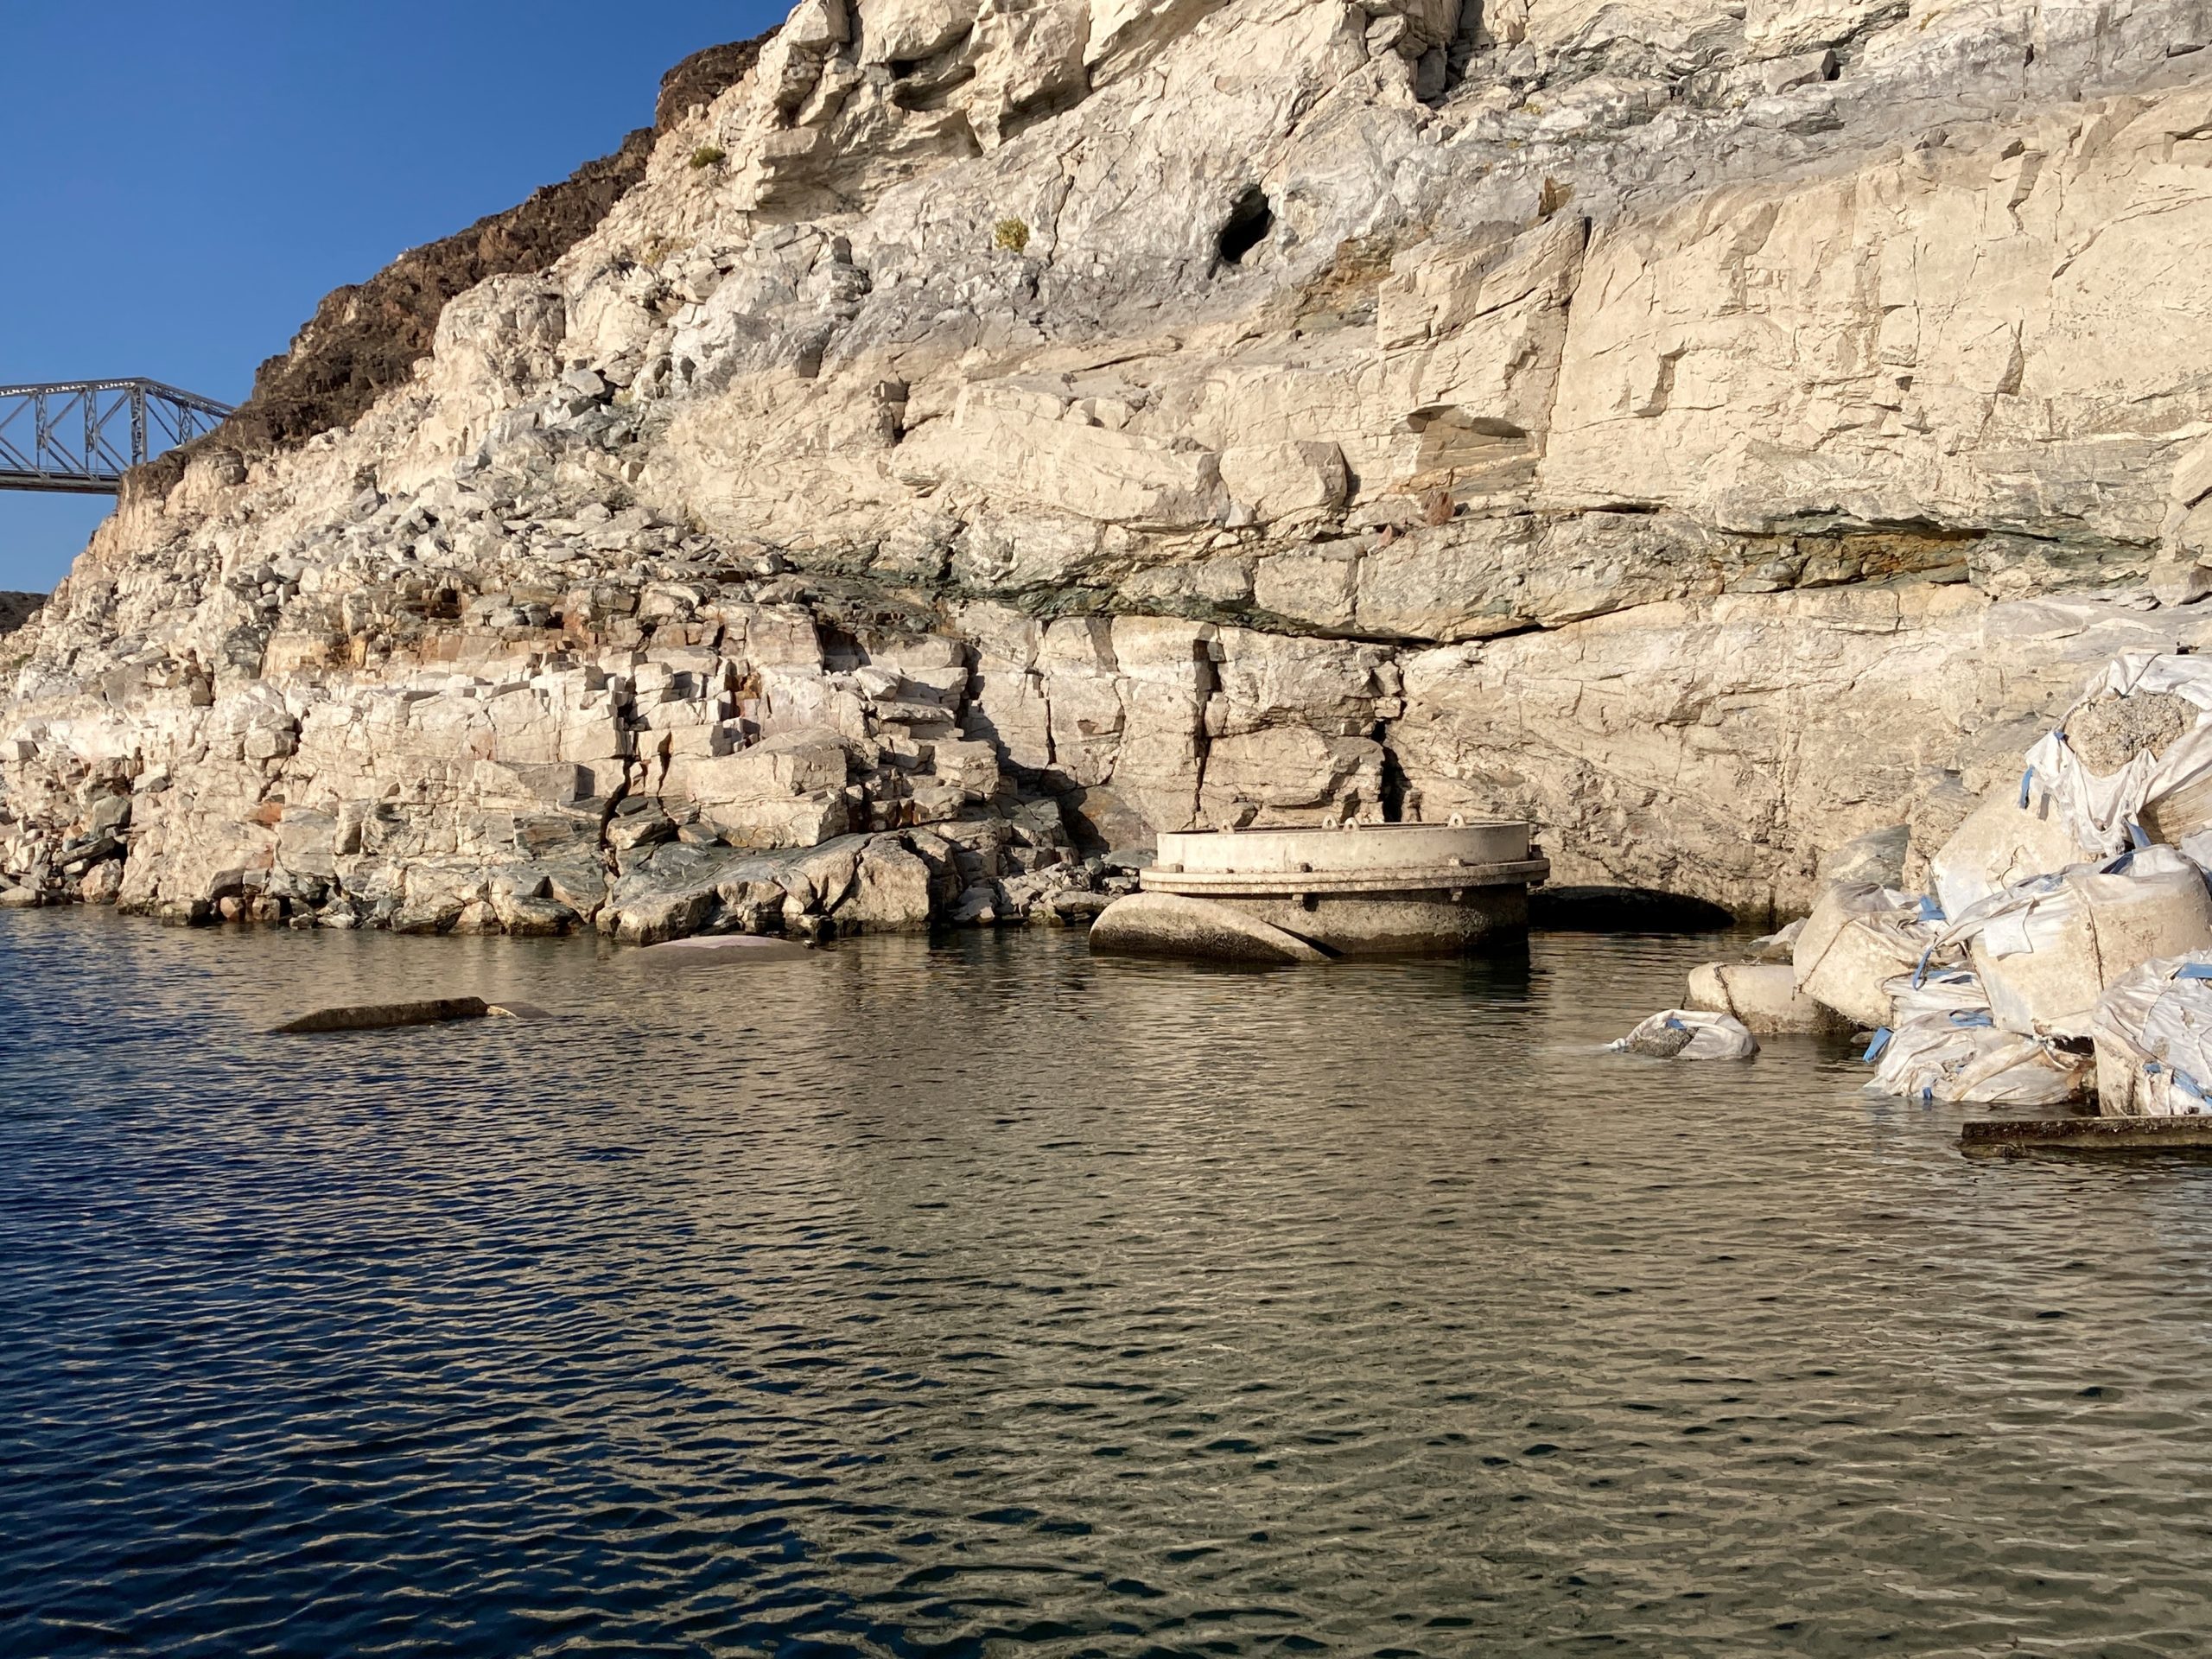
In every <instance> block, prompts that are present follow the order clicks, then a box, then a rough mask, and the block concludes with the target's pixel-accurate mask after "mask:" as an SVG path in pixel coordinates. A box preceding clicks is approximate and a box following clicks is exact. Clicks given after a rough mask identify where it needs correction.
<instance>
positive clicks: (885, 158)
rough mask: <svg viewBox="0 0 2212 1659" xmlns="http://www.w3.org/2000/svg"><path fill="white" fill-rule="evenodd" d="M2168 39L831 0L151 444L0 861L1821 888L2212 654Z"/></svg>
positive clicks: (587, 904)
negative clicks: (1158, 842) (2155, 670)
mask: <svg viewBox="0 0 2212 1659" xmlns="http://www.w3.org/2000/svg"><path fill="white" fill-rule="evenodd" d="M2208 56H2212V53H2209V52H2208V49H2207V41H2206V35H2205V31H2204V28H2203V16H2202V8H2201V7H2200V6H2198V5H2196V4H2195V3H2193V0H2189V3H2184V0H2145V3H2139V4H2136V5H2133V6H2131V7H2126V8H2075V9H2073V10H2058V11H2054V10H2052V9H2050V7H2048V6H2044V5H2040V4H2035V3H2030V0H1991V3H1987V4H1982V5H1976V6H1971V7H1961V6H1955V5H1946V4H1942V3H1934V0H1930V3H1924V4H1923V3H1922V0H1913V3H1911V4H1910V5H1904V6H1901V5H1898V4H1895V3H1891V0H1840V3H1825V4H1821V5H1806V4H1802V3H1796V0H1759V3H1755V4H1753V5H1752V6H1751V7H1750V8H1749V9H1748V10H1746V9H1745V7H1744V6H1741V5H1738V4H1732V3H1726V0H1665V3H1660V0H1622V3H1618V4H1614V5H1609V6H1606V7H1604V8H1601V9H1592V7H1590V6H1588V5H1586V4H1582V3H1579V0H1575V3H1569V0H1514V3H1510V4H1506V5H1503V6H1501V7H1485V8H1478V7H1475V6H1472V5H1463V4H1460V3H1457V0H1357V3H1344V0H1028V3H1006V0H804V3H802V4H801V5H799V6H798V8H797V9H796V10H794V11H793V12H792V13H791V16H790V18H789V20H788V21H787V22H785V24H784V25H783V27H782V28H780V29H779V30H777V31H776V32H775V33H774V34H773V35H771V36H768V37H766V38H765V39H764V40H762V41H757V42H747V43H745V44H744V45H742V46H740V47H734V48H716V49H714V50H711V51H709V52H708V53H705V54H700V55H698V56H696V57H695V58H694V59H692V60H690V61H689V62H688V63H687V64H686V65H684V66H681V67H679V70H678V71H677V73H675V74H674V75H672V76H671V79H670V81H669V83H668V85H667V86H666V87H665V88H664V95H663V98H662V99H661V103H660V107H659V109H658V112H657V116H658V124H657V125H656V126H655V127H654V128H652V129H650V130H642V131H641V132H640V134H639V135H636V136H634V137H633V138H632V141H630V142H629V143H627V144H626V146H625V149H623V151H622V152H621V154H620V156H616V157H613V158H610V159H609V160H608V161H607V162H605V163H599V164H594V165H593V166H592V167H589V168H586V169H585V170H584V171H583V172H582V173H579V174H578V175H576V177H575V179H573V180H571V181H569V183H568V184H567V185H564V186H561V187H556V188H555V189H554V190H552V191H550V192H549V193H545V194H541V196H540V197H538V198H535V199H533V202H532V203H528V204H524V207H522V208H520V209H518V210H517V211H516V213H514V214H511V215H503V216H499V218H497V219H494V220H487V221H486V222H485V224H484V225H483V226H479V227H477V228H476V230H475V231H473V232H469V233H467V234H466V235H464V236H463V237H461V238H454V239H452V240H450V241H449V242H448V243H442V244H436V245H432V247H431V248H429V249H427V250H418V251H416V252H415V253H414V254H411V255H409V256H405V257H403V258H402V259H401V261H399V262H398V263H397V264H395V265H394V267H393V268H392V270H391V271H389V272H387V273H386V274H385V276H384V277H381V278H378V279H374V280H372V281H371V282H370V283H365V284H364V285H363V286H361V287H360V288H359V289H353V290H346V291H343V292H341V293H340V295H338V296H333V299H332V301H331V302H327V304H326V306H325V307H324V308H322V310H321V311H320V312H319V313H318V315H317V317H316V319H315V321H314V322H313V323H312V324H311V325H310V326H309V327H308V328H307V329H305V330H303V331H302V334H301V336H300V337H299V339H298V340H296V342H295V344H294V347H293V350H292V351H291V353H289V354H288V356H287V357H286V358H285V359H282V360H280V361H279V362H278V363H277V364H274V365H270V367H269V368H268V369H267V370H265V371H264V375H263V377H262V379H261V383H260V384H261V386H262V391H261V392H260V393H257V399H256V400H255V401H254V402H253V403H251V404H249V405H248V406H247V408H246V409H245V410H242V411H241V414H240V417H239V419H238V421H237V422H235V423H232V424H231V425H230V426H227V427H226V429H223V430H221V431H219V432H218V433H216V434H215V435H213V436H211V437H209V438H207V439H204V440H202V441H200V442H198V443H197V444H195V445H194V446H191V447H190V448H188V450H186V451H184V452H181V454H179V455H177V456H175V457H173V458H172V459H171V460H170V461H168V462H167V463H165V464H163V465H162V466H160V467H156V468H151V469H148V470H146V471H145V472H143V473H142V474H140V475H138V476H137V477H136V478H134V480H131V482H130V486H129V487H128V488H127V489H126V492H125V494H124V499H123V501H122V503H121V505H120V507H119V510H118V513H117V514H116V516H115V517H114V518H112V519H111V520H110V521H109V523H108V524H105V526H103V528H102V529H101V530H100V531H99V532H98V534H97V535H96V536H95V537H94V538H93V541H92V545H91V546H90V547H89V548H88V549H87V550H86V553H85V554H84V556H82V557H81V558H80V559H79V562H78V563H77V565H76V568H75V569H74V570H73V573H72V574H71V575H70V577H69V579H68V581H67V582H65V583H64V584H63V585H62V587H61V588H60V590H58V591H57V592H56V594H54V596H53V598H52V600H51V601H50V602H49V603H48V605H47V606H46V607H44V609H43V610H42V611H41V613H40V614H39V615H38V616H37V617H36V618H35V620H32V621H31V622H30V623H29V624H28V625H27V626H24V627H23V628H22V629H20V630H18V631H16V632H13V633H10V634H9V635H7V636H6V637H5V639H4V641H0V672H4V676H5V680H4V684H5V687H6V696H5V699H4V702H0V791H4V793H3V794H0V874H4V877H5V882H6V893H5V895H4V899H5V902H7V903H10V904H17V905H20V904H29V903H40V904H47V903H56V902H65V901H76V900H86V901H92V902H106V901H111V900H112V901H114V902H116V903H118V904H121V905H123V906H126V907H127V908H129V909H131V910H133V911H138V912H148V913H151V914H156V915H162V916H168V917H175V918H185V919H193V920H212V919H237V920H241V921H258V922H264V923H280V922H281V923H284V924H288V925H329V926H340V927H343V926H361V925H375V926H391V927H400V928H407V929H420V930H425V931H451V930H467V931H483V930H501V931H512V932H524V933H528V932H546V931H562V930H565V929H576V928H585V927H590V928H597V929H601V930H603V931H607V932H608V933H611V934H613V935H616V936H619V937H621V938H633V939H639V940H652V939H659V938H671V937H675V936H677V935H679V934H682V933H684V932H687V931H702V930H704V931H716V930H721V931H736V930H769V931H793V932H798V933H804V934H816V933H821V932H825V931H842V930H845V929H848V928H871V927H906V926H915V925H921V924H922V923H924V922H925V920H931V919H934V920H938V921H957V922H969V923H976V924H982V923H987V922H993V923H1005V922H1012V921H1016V920H1020V919H1023V918H1028V919H1040V918H1041V919H1048V920H1058V921H1080V920H1082V919H1084V918H1085V917H1086V916H1088V915H1089V914H1090V913H1091V912H1094V911H1095V910H1096V908H1097V907H1098V906H1099V905H1100V904H1101V903H1102V902H1103V899H1105V898H1107V897H1109V896H1110V894H1111V893H1112V892H1113V891H1114V890H1115V888H1116V886H1117V885H1126V880H1127V877H1126V870H1127V869H1128V867H1129V866H1130V864H1131V863H1132V862H1134V861H1136V860H1138V859H1141V856H1142V855H1143V853H1144V852H1145V850H1146V849H1147V847H1148V846H1149V845H1150V843H1151V842H1152V838H1153V837H1154V836H1156V835H1157V834H1159V833H1160V832H1162V831H1166V830H1173V829H1192V828H1198V829H1205V828H1221V827H1226V826H1232V825H1234V826H1248V825H1269V824H1290V825H1297V824H1314V823H1336V822H1339V821H1341V820H1343V819H1344V818H1345V817H1353V818H1356V819H1358V820H1361V821H1365V822H1380V821H1385V820H1390V819H1397V820H1402V821H1426V822H1430V823H1436V822H1442V821H1444V820H1445V819H1446V818H1447V817H1449V816H1451V815H1452V814H1454V813H1463V814H1465V815H1466V816H1467V817H1491V818H1501V819H1528V820H1530V821H1533V822H1535V823H1537V824H1538V825H1539V826H1540V827H1541V830H1542V833H1543V838H1544V842H1545V844H1546V845H1547V847H1548V849H1551V851H1552V854H1553V857H1554V880H1558V881H1559V882H1560V883H1562V884H1564V885H1567V886H1580V887H1633V888H1638V889H1644V890H1649V891H1652V892H1656V893H1671V894H1680V895H1686V896H1689V897H1694V898H1696V899H1703V900H1707V901H1711V902H1713V903H1715V904H1719V905H1721V906H1726V907H1728V908H1729V909H1731V910H1732V911H1734V912H1737V913H1738V914H1742V915H1749V916H1770V915H1773V914H1775V913H1777V912H1779V913H1784V914H1788V913H1796V912H1801V911H1802V910H1804V909H1806V908H1807V907H1808V906H1810V905H1811V903H1812V902H1813V900H1814V899H1815V897H1816V896H1817V895H1818V894H1819V893H1821V891H1822V890H1823V888H1824V886H1825V885H1826V884H1825V882H1824V880H1823V878H1822V877H1821V874H1820V872H1819V870H1818V868H1817V863H1818V854H1819V850H1820V849H1821V847H1822V846H1824V845H1828V844H1832V843H1833V842H1834V841H1836V840H1837V839H1838V838H1839V837H1840V836H1850V835H1853V834H1857V833H1860V832H1866V831H1872V830H1873V829H1878V828H1880V827H1882V826H1884V825H1885V824H1889V823H1895V822H1897V821H1898V820H1900V819H1902V820H1904V821H1905V822H1906V823H1908V824H1909V825H1910V832H1911V844H1912V845H1913V846H1915V847H1937V846H1941V845H1942V844H1943V843H1944V842H1947V841H1948V839H1949V838H1950V836H1951V835H1952V833H1953V832H1954V831H1955V829H1958V827H1959V826H1960V824H1961V823H1962V822H1964V821H1966V820H1967V817H1968V815H1969V813H1970V812H1972V811H1973V810H1974V807H1975V804H1976V802H1977V801H1979V800H1980V798H1982V797H1983V796H1984V795H1985V794H1986V792H1987V791H1989V789H1990V788H1991V787H1992V786H1993V785H1995V784H1997V783H1998V782H1999V781H2000V774H2001V773H2002V772H2004V771H2005V769H2006V768H2007V767H2009V766H2012V756H2013V755H2014V754H2016V753H2017V752H2018V748H2019V747H2021V746H2022V745H2023V744H2024V742H2025V741H2028V739H2029V738H2030V737H2031V735H2032V734H2034V733H2036V732H2037V731H2039V730H2042V729H2045V728H2048V727H2049V726H2050V724H2051V721H2052V720H2053V719H2054V717H2055V716H2056V715H2057V714H2058V712H2059V711H2060V709H2062V708H2063V707H2064V706H2065V704H2066V703H2067V702H2068V701H2069V699H2070V697H2071V696H2072V693H2073V690H2074V687H2075V685H2076V684H2078V683H2079V682H2080V680H2081V679H2082V677H2084V675H2085V674H2086V673H2087V672H2088V671H2089V670H2090V669H2092V668H2093V667H2094V665H2095V664H2099V663H2101V662H2103V661H2106V660H2107V659H2109V658H2113V657H2114V656H2115V655H2117V654H2119V653H2120V652H2126V651H2151V652H2164V653H2171V652H2175V651H2176V650H2177V649H2179V648H2182V647H2192V646H2196V645H2203V644H2207V643H2212V638H2208V636H2212V628H2209V627H2208V626H2207V620H2208V617H2207V613H2206V612H2204V611H2203V610H2202V608H2201V607H2194V601H2196V600H2197V599H2199V598H2201V597H2202V596H2203V595H2204V594H2205V593H2206V592H2207V591H2208V590H2212V334H2208V333H2207V331H2206V330H2204V329H2202V328H2199V327H2188V326H2185V320H2187V319H2190V318H2193V317H2196V316H2199V315H2202V308H2203V302H2204V298H2205V291H2204V290H2205V280H2206V279H2205V276H2204V273H2205V271H2206V270H2208V269H2212V259H2208V257H2207V254H2208V250H2212V186H2208V183H2207V181H2208V180H2212V137H2208V134H2212V88H2208V86H2206V85H2205V84H2204V80H2205V77H2204V75H2203V71H2202V67H2200V66H2201V65H2202V63H2203V62H2204V61H2205V60H2206V59H2207V57H2208ZM2176 319H2182V320H2184V323H2183V325H2180V326H2177V322H2176ZM2142 713H2143V715H2144V716H2145V721H2147V725H2146V728H2145V729H2146V730H2152V731H2164V730H2165V729H2166V722H2165V721H2164V717H2163V716H2155V711H2153V710H2150V709H2145V710H2143V711H2142ZM2168 713H2169V714H2171V711H2168ZM2117 735H2119V736H2121V737H2125V736H2126V734H2125V733H2120V734H2117ZM2084 741H2087V739H2086V734H2085V739H2084ZM2158 764H2163V762H2158ZM2146 810H2147V809H2146ZM2146 825H2147V826H2148V827H2150V828H2152V831H2153V833H2154V834H2155V833H2158V827H2157V826H2156V825H2148V820H2147V819H2146ZM2169 838H2171V837H2169ZM2034 868H2038V869H2042V868H2056V866H2053V865H2050V864H2049V863H2048V862H2044V863H2038V864H2037V865H2035V866H2034ZM1926 874H1927V873H1926V871H1925V869H1924V868H1914V869H1913V870H1912V871H1911V872H1910V876H1911V880H1912V885H1915V886H1918V885H1923V884H1924V881H1925V878H1926ZM1867 913H1868V914H1869V915H1872V912H1867ZM1854 914H1857V912H1854ZM1854 925H1857V924H1856V923H1854ZM1867 926H1872V922H1869V923H1868V924H1867ZM1861 931H1865V929H1863V928H1862V929H1861ZM1869 948H1870V949H1871V948H1872V947H1871V946H1870V947H1869ZM1768 977H1771V976H1768ZM1770 992H1771V988H1770V987H1766V986H1764V985H1761V986H1758V987H1754V985H1753V983H1752V982H1751V981H1749V980H1745V979H1744V978H1743V977H1742V976H1735V977H1734V978H1732V979H1731V980H1730V988H1728V990H1727V995H1730V996H1738V995H1742V996H1745V997H1753V996H1755V995H1756V996H1765V995H1770Z"/></svg>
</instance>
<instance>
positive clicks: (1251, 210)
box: [1214, 184, 1275, 265]
mask: <svg viewBox="0 0 2212 1659" xmlns="http://www.w3.org/2000/svg"><path fill="white" fill-rule="evenodd" d="M1274 227H1275V211H1274V208H1272V207H1268V197H1267V193H1266V192H1265V191H1263V190H1262V189H1261V188H1260V187H1259V186H1258V185H1256V184H1255V185H1254V186H1252V187H1251V188H1249V189H1248V190H1246V191H1245V192H1244V194H1243V195H1241V196H1239V197H1237V198H1236V206H1235V207H1231V208H1230V210H1229V222H1228V223H1227V224H1225V225H1224V226H1222V227H1221V234H1220V236H1219V237H1217V238H1215V242H1214V245H1215V246H1216V247H1217V248H1218V249H1220V250H1221V259H1222V263H1223V264H1229V265H1241V264H1243V263H1244V256H1245V255H1246V254H1248V253H1249V252H1251V251H1252V250H1253V249H1255V248H1256V247H1258V246H1259V245H1260V244H1261V243H1262V242H1264V241H1266V240H1267V239H1268V232H1269V231H1272V230H1273V229H1274Z"/></svg>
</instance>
